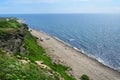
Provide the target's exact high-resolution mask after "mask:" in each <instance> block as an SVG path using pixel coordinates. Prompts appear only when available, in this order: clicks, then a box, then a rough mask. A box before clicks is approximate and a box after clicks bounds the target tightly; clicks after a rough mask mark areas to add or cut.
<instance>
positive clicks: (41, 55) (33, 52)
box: [24, 31, 75, 80]
mask: <svg viewBox="0 0 120 80" xmlns="http://www.w3.org/2000/svg"><path fill="white" fill-rule="evenodd" d="M24 42H25V47H26V48H27V49H28V51H29V54H28V56H27V57H29V59H30V60H31V61H33V62H34V61H36V60H42V61H43V62H44V64H46V65H47V66H49V67H50V68H51V69H52V70H54V71H56V72H58V73H59V74H60V75H61V76H62V77H63V78H64V79H65V80H75V79H74V78H73V77H71V76H69V75H68V74H67V73H66V70H67V69H68V67H65V66H63V65H61V64H53V63H52V61H51V59H50V58H49V57H48V56H47V55H46V53H45V50H44V49H43V48H42V47H40V46H39V45H38V44H37V42H36V38H35V37H33V36H31V34H30V33H29V32H28V31H26V36H25V40H24Z"/></svg>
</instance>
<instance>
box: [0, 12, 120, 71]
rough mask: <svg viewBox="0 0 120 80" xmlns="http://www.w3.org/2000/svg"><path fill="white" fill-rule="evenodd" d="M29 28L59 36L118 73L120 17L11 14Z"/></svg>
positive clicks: (110, 15)
mask: <svg viewBox="0 0 120 80" xmlns="http://www.w3.org/2000/svg"><path fill="white" fill-rule="evenodd" d="M1 16H7V17H18V18H24V19H25V22H26V23H27V24H28V25H29V27H30V28H33V29H37V30H41V31H44V32H46V33H48V34H50V35H52V36H55V37H58V38H59V39H61V40H63V41H64V42H66V43H69V44H70V45H71V46H73V47H76V48H78V49H79V50H81V51H82V52H84V54H86V55H88V56H90V57H92V58H95V59H97V60H98V61H99V62H101V63H103V64H104V65H106V66H109V67H111V68H113V69H115V70H118V71H120V15H118V14H116V15H115V14H22V15H21V14H19V15H18V14H16V15H15V14H14V15H1Z"/></svg>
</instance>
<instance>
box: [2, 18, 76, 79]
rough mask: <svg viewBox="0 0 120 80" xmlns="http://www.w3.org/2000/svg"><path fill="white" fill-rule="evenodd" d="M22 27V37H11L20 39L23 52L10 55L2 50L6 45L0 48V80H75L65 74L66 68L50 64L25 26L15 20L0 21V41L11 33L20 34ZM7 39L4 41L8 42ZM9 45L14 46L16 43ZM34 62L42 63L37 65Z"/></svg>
mask: <svg viewBox="0 0 120 80" xmlns="http://www.w3.org/2000/svg"><path fill="white" fill-rule="evenodd" d="M22 27H24V29H22V30H24V31H23V32H22V33H24V35H21V34H18V35H19V36H18V35H13V36H15V38H16V39H15V41H16V40H17V39H18V38H19V37H20V38H19V39H21V40H22V41H21V45H22V48H23V47H24V48H23V49H22V50H24V51H22V52H21V51H19V50H17V51H18V52H16V53H13V54H10V53H9V52H8V51H5V50H4V48H5V49H6V47H4V46H5V45H6V44H5V45H3V46H2V47H1V46H0V64H1V65H0V80H60V79H61V78H63V79H64V80H75V79H74V78H73V77H71V76H69V75H68V74H67V73H66V70H67V69H68V67H65V66H63V65H61V64H55V63H52V61H51V59H50V58H49V57H48V56H47V55H46V52H45V49H43V48H42V47H40V46H39V45H38V44H37V42H36V38H35V37H33V36H32V35H31V34H30V32H29V31H28V29H27V26H26V25H25V24H22V23H19V22H17V21H16V19H13V18H12V19H11V18H10V19H9V18H7V19H6V18H1V19H0V39H2V38H4V36H6V35H9V34H11V33H12V34H16V32H17V33H18V32H20V28H22ZM13 36H12V37H13ZM21 36H22V37H24V39H23V38H21ZM9 38H10V37H9ZM9 38H7V40H6V39H5V40H6V41H8V39H9ZM0 41H3V40H0ZM12 42H14V41H12ZM3 43H4V41H3ZM10 45H16V42H15V44H14V43H13V44H10ZM19 48H21V46H20V47H19ZM13 49H14V48H13ZM13 52H14V51H13ZM36 62H42V63H41V64H40V65H39V64H36ZM43 66H46V67H43Z"/></svg>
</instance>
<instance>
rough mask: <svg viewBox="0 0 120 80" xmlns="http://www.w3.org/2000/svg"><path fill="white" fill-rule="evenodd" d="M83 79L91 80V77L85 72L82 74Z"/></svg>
mask: <svg viewBox="0 0 120 80" xmlns="http://www.w3.org/2000/svg"><path fill="white" fill-rule="evenodd" d="M81 80H90V79H89V77H88V76H87V75H86V74H83V75H82V76H81Z"/></svg>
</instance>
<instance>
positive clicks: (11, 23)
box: [0, 19, 23, 28]
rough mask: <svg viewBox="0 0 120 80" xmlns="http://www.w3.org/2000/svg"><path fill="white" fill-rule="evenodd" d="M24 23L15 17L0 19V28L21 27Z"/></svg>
mask: <svg viewBox="0 0 120 80" xmlns="http://www.w3.org/2000/svg"><path fill="white" fill-rule="evenodd" d="M22 25H23V24H20V23H18V22H17V21H16V20H15V19H10V20H9V21H7V20H6V19H3V20H0V28H19V27H21V26H22Z"/></svg>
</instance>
